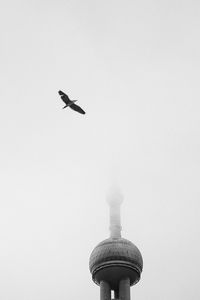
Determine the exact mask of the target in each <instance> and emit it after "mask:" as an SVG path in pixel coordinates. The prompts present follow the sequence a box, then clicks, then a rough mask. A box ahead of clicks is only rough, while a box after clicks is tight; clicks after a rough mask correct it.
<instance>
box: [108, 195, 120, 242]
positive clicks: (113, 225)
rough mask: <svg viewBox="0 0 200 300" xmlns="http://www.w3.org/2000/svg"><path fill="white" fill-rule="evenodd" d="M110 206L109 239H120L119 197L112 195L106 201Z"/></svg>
mask: <svg viewBox="0 0 200 300" xmlns="http://www.w3.org/2000/svg"><path fill="white" fill-rule="evenodd" d="M108 203H109V206H110V227H109V229H110V237H111V238H116V239H117V238H120V237H121V230H122V227H121V216H120V205H121V203H122V196H121V195H119V194H118V195H112V196H111V197H109V199H108Z"/></svg>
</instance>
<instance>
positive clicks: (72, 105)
mask: <svg viewBox="0 0 200 300" xmlns="http://www.w3.org/2000/svg"><path fill="white" fill-rule="evenodd" d="M58 94H59V95H60V97H61V99H62V100H63V102H64V103H65V104H66V105H65V106H64V107H63V108H66V107H68V106H69V107H70V108H71V109H73V110H75V111H77V112H79V113H80V114H83V115H84V114H85V111H84V110H83V109H82V108H81V107H80V106H78V105H76V104H75V103H74V102H76V101H77V100H70V99H69V97H68V96H67V95H66V94H65V93H63V92H62V91H58Z"/></svg>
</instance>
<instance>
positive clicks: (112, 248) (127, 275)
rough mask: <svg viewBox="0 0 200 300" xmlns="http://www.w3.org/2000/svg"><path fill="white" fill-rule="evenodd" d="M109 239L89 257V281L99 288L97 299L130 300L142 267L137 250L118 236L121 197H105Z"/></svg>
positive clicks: (119, 232) (119, 234) (140, 257)
mask: <svg viewBox="0 0 200 300" xmlns="http://www.w3.org/2000/svg"><path fill="white" fill-rule="evenodd" d="M108 203H109V206H110V237H109V238H108V239H106V240H104V241H102V242H101V243H99V244H98V245H97V246H96V247H95V248H94V250H93V251H92V253H91V255H90V260H89V268H90V272H91V274H92V279H93V281H94V282H95V283H96V284H97V285H99V286H100V300H111V291H114V299H120V300H130V287H131V286H132V285H134V284H136V283H137V282H138V281H139V280H140V275H141V272H142V268H143V260H142V255H141V253H140V251H139V249H138V248H137V247H136V246H135V245H134V244H133V243H132V242H130V241H129V240H127V239H124V238H122V237H121V220H120V205H121V203H122V196H121V194H118V195H110V196H109V197H108Z"/></svg>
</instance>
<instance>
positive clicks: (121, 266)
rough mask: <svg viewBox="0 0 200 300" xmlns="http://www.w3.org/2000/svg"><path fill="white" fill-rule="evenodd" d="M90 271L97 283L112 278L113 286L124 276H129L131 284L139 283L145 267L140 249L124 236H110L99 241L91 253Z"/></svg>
mask: <svg viewBox="0 0 200 300" xmlns="http://www.w3.org/2000/svg"><path fill="white" fill-rule="evenodd" d="M89 268H90V272H91V273H92V278H93V280H94V282H95V283H97V284H99V283H100V281H101V280H110V278H114V279H113V283H112V282H111V286H112V285H113V284H114V282H117V281H119V280H120V279H121V278H123V277H129V278H130V281H131V285H133V284H135V283H137V282H138V281H139V279H140V274H141V272H142V268H143V260H142V255H141V253H140V251H139V249H138V248H137V247H136V246H135V245H134V244H133V243H132V242H130V241H129V240H126V239H124V238H108V239H106V240H104V241H102V242H101V243H99V244H98V245H97V246H96V247H95V248H94V250H93V251H92V253H91V256H90V261H89Z"/></svg>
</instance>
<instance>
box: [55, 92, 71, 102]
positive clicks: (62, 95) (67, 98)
mask: <svg viewBox="0 0 200 300" xmlns="http://www.w3.org/2000/svg"><path fill="white" fill-rule="evenodd" d="M58 94H59V95H60V96H61V99H62V100H63V102H64V103H65V104H69V103H70V102H71V100H70V99H69V97H68V96H67V95H66V94H65V93H63V92H62V91H58Z"/></svg>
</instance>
